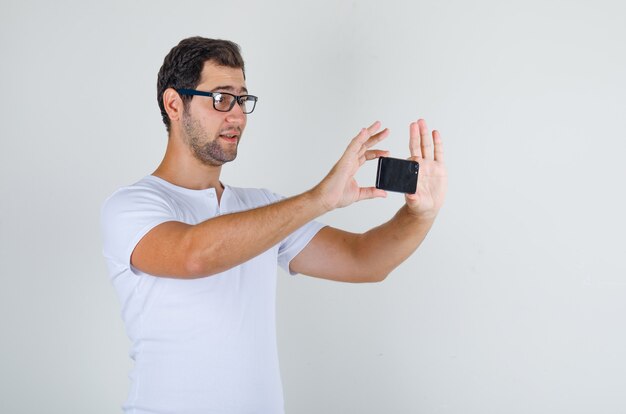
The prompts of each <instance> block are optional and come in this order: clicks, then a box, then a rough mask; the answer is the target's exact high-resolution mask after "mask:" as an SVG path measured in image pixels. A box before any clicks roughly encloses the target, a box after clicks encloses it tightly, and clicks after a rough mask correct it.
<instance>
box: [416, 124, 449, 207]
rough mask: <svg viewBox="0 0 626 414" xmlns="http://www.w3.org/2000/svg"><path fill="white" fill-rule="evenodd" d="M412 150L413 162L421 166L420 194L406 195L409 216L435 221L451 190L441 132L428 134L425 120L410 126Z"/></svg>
mask: <svg viewBox="0 0 626 414" xmlns="http://www.w3.org/2000/svg"><path fill="white" fill-rule="evenodd" d="M409 134H410V138H409V149H410V151H411V157H410V158H409V159H410V160H412V161H417V162H418V163H419V165H420V169H419V177H418V180H417V190H416V191H415V194H407V195H406V204H407V207H408V209H409V212H411V213H412V214H415V215H418V216H420V217H425V218H434V217H435V216H436V215H437V212H438V211H439V209H440V208H441V206H442V205H443V201H444V199H445V196H446V191H447V189H448V175H447V172H446V166H445V164H444V162H443V144H442V143H441V137H440V136H439V131H433V133H432V136H431V135H430V134H429V133H428V127H427V126H426V121H424V120H423V119H420V120H418V121H417V122H413V123H411V125H410V126H409Z"/></svg>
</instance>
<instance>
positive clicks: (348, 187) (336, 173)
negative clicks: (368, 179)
mask: <svg viewBox="0 0 626 414" xmlns="http://www.w3.org/2000/svg"><path fill="white" fill-rule="evenodd" d="M380 126H381V124H380V122H378V121H376V122H374V123H373V124H372V125H371V126H370V127H369V128H363V129H362V130H361V131H360V132H359V134H358V135H357V136H356V137H354V139H352V141H351V142H350V145H348V147H347V148H346V151H345V152H344V153H343V155H342V156H341V158H340V159H339V161H337V164H335V166H334V167H333V168H332V169H331V170H330V172H329V173H328V175H327V176H326V177H325V178H324V179H323V180H322V181H321V182H320V183H319V184H318V185H317V186H315V188H313V190H312V192H313V193H314V194H315V195H316V197H319V200H320V201H321V203H322V205H323V206H324V208H325V209H326V211H331V210H334V209H336V208H340V207H346V206H349V205H350V204H352V203H354V202H356V201H360V200H365V199H369V198H376V197H386V196H387V192H386V191H384V190H380V189H377V188H376V187H359V185H358V183H357V182H356V180H355V179H354V175H355V174H356V172H357V171H358V170H359V168H361V166H362V165H363V164H365V161H370V160H373V159H376V158H378V157H384V156H387V155H388V154H389V152H388V151H383V150H376V149H370V148H372V147H373V146H374V145H376V144H378V143H379V142H381V141H382V140H383V139H385V138H387V136H388V135H389V130H388V129H387V128H385V129H383V130H382V131H379V132H378V130H379V129H380Z"/></svg>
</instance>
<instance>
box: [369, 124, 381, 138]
mask: <svg viewBox="0 0 626 414" xmlns="http://www.w3.org/2000/svg"><path fill="white" fill-rule="evenodd" d="M380 125H381V124H380V121H375V122H374V123H373V124H372V125H370V126H368V127H367V132H369V133H370V135H373V134H375V133H376V131H378V130H379V129H380Z"/></svg>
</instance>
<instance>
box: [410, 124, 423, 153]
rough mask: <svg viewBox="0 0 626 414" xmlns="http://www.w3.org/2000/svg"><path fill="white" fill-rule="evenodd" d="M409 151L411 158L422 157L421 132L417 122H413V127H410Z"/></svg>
mask: <svg viewBox="0 0 626 414" xmlns="http://www.w3.org/2000/svg"><path fill="white" fill-rule="evenodd" d="M409 151H410V152H411V157H419V158H421V157H422V148H421V147H420V130H419V125H418V124H417V122H411V125H409Z"/></svg>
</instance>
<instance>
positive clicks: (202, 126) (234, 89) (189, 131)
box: [182, 61, 248, 167]
mask: <svg viewBox="0 0 626 414" xmlns="http://www.w3.org/2000/svg"><path fill="white" fill-rule="evenodd" d="M196 89H197V90H200V91H206V92H228V93H232V94H233V95H244V94H247V93H248V90H247V89H246V84H245V80H244V78H243V72H242V70H241V69H235V68H229V67H225V66H218V65H216V64H215V63H213V62H210V61H209V62H206V63H205V64H204V68H203V70H202V76H201V78H200V84H198V86H197V87H196ZM246 120H247V118H246V114H244V113H243V111H242V110H241V107H240V106H239V105H238V104H235V106H234V107H233V109H231V110H230V111H229V112H219V111H217V110H215V108H214V107H213V98H210V97H207V96H194V97H193V99H192V100H191V102H189V105H188V107H187V109H186V110H185V111H184V112H183V117H182V127H183V139H184V141H185V143H186V144H187V145H189V148H190V149H191V151H192V153H193V155H194V157H196V158H197V159H198V160H199V161H200V162H202V163H203V164H205V165H211V166H215V167H217V166H220V165H222V164H224V163H225V162H228V161H232V160H234V159H235V157H236V156H237V146H238V145H239V140H240V139H241V135H242V134H243V130H244V128H245V127H246Z"/></svg>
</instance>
